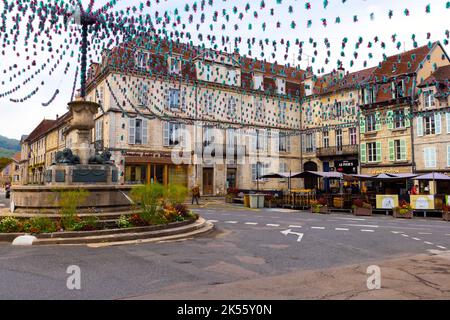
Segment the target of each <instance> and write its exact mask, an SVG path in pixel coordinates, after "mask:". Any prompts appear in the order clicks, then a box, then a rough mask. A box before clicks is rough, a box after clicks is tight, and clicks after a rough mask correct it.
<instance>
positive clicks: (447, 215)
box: [442, 211, 450, 221]
mask: <svg viewBox="0 0 450 320" xmlns="http://www.w3.org/2000/svg"><path fill="white" fill-rule="evenodd" d="M442 219H444V220H445V221H450V211H443V212H442Z"/></svg>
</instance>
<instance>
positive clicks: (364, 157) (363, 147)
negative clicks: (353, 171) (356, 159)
mask: <svg viewBox="0 0 450 320" xmlns="http://www.w3.org/2000/svg"><path fill="white" fill-rule="evenodd" d="M361 162H362V163H366V162H367V153H366V144H365V143H361Z"/></svg>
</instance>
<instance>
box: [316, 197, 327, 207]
mask: <svg viewBox="0 0 450 320" xmlns="http://www.w3.org/2000/svg"><path fill="white" fill-rule="evenodd" d="M317 203H318V204H320V205H321V206H326V205H327V204H328V203H327V199H325V198H320V199H319V200H318V201H317Z"/></svg>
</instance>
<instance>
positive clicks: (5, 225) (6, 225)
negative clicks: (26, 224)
mask: <svg viewBox="0 0 450 320" xmlns="http://www.w3.org/2000/svg"><path fill="white" fill-rule="evenodd" d="M21 227H22V226H21V224H20V222H19V220H17V219H16V218H13V217H6V218H3V219H2V220H1V221H0V232H2V233H10V232H20V229H21Z"/></svg>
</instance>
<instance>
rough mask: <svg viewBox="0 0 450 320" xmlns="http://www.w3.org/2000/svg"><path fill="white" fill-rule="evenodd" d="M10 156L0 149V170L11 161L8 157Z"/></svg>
mask: <svg viewBox="0 0 450 320" xmlns="http://www.w3.org/2000/svg"><path fill="white" fill-rule="evenodd" d="M11 156H12V155H11V154H7V153H3V151H2V149H0V170H3V168H5V167H6V166H7V165H8V164H10V163H11V162H12V160H11V159H10V158H9V157H11Z"/></svg>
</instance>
